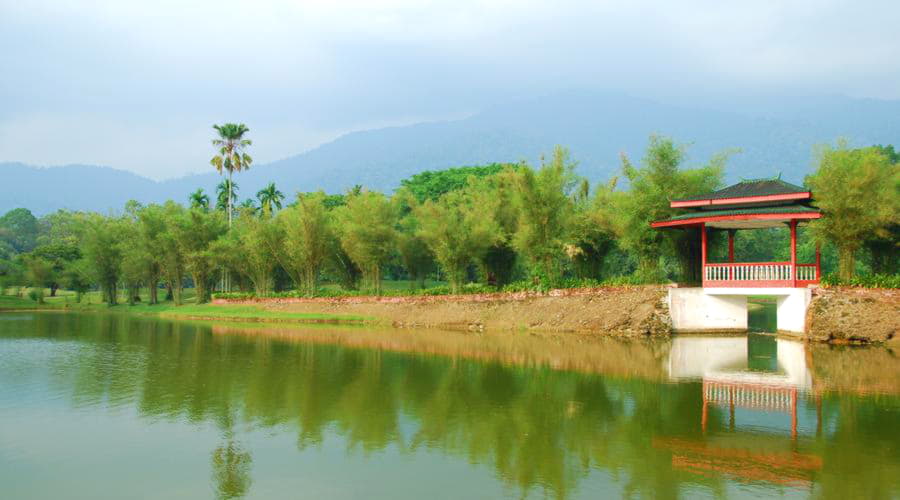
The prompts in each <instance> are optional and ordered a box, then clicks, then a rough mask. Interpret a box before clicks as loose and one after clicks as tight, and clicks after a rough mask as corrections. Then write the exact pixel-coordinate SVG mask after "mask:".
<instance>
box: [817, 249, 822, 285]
mask: <svg viewBox="0 0 900 500" xmlns="http://www.w3.org/2000/svg"><path fill="white" fill-rule="evenodd" d="M820 279H822V253H821V248H820V245H819V243H816V281H818V280H820Z"/></svg>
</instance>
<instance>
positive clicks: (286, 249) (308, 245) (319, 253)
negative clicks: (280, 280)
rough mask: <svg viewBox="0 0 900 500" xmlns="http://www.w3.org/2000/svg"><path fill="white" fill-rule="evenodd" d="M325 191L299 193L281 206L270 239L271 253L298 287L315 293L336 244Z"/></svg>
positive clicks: (269, 235) (306, 291) (308, 292)
mask: <svg viewBox="0 0 900 500" xmlns="http://www.w3.org/2000/svg"><path fill="white" fill-rule="evenodd" d="M325 200H326V196H325V194H324V193H312V194H305V195H300V196H298V198H297V203H295V204H294V205H292V206H290V207H288V208H286V209H284V210H282V211H281V212H280V213H279V214H278V217H277V218H276V222H275V225H274V227H272V230H271V231H270V232H269V233H268V238H267V242H268V244H269V248H270V250H271V252H272V255H273V256H274V257H275V259H276V260H277V261H278V263H279V264H281V266H282V267H283V268H284V270H285V271H286V272H287V274H288V275H289V276H290V277H291V280H293V281H294V284H295V286H296V287H297V288H298V289H301V290H303V291H304V292H305V293H307V294H310V295H311V294H314V293H315V291H316V288H317V285H318V280H319V274H320V273H321V270H322V267H323V266H324V265H325V262H326V260H327V258H328V255H329V252H330V250H331V248H332V247H333V245H334V244H335V243H334V242H333V240H334V234H333V231H332V227H331V226H332V214H331V212H330V211H329V210H328V208H327V207H326V206H325Z"/></svg>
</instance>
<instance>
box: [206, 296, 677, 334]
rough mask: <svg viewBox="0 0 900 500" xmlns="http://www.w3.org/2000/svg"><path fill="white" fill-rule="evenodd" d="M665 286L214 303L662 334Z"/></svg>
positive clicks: (471, 326)
mask: <svg viewBox="0 0 900 500" xmlns="http://www.w3.org/2000/svg"><path fill="white" fill-rule="evenodd" d="M665 297H666V288H665V287H663V286H631V287H604V288H579V289H566V290H553V291H551V292H549V293H547V294H538V293H532V292H521V293H491V294H476V295H452V296H434V297H431V296H422V297H341V298H309V299H304V298H289V299H262V300H248V301H226V300H221V299H217V300H215V301H214V303H215V304H241V305H255V306H261V307H264V308H265V309H266V310H267V311H271V312H273V313H291V314H324V315H329V316H354V317H367V318H375V319H376V320H377V322H379V323H383V324H389V325H393V326H395V327H401V328H403V327H415V328H441V329H451V330H475V331H478V330H484V329H491V330H519V331H521V330H536V331H548V332H578V333H588V334H591V333H598V334H604V335H616V336H666V335H669V333H670V331H671V321H670V320H669V313H668V308H667V306H666V301H665Z"/></svg>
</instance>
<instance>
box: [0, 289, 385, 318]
mask: <svg viewBox="0 0 900 500" xmlns="http://www.w3.org/2000/svg"><path fill="white" fill-rule="evenodd" d="M6 292H7V293H16V292H17V290H12V289H8V290H6ZM184 292H185V293H184V295H185V303H184V304H183V305H181V306H176V305H175V304H174V303H173V302H162V303H160V304H156V305H150V304H148V302H149V295H148V293H147V292H146V290H144V291H142V293H141V301H140V302H138V303H136V304H135V305H133V306H129V305H128V302H127V300H126V298H125V296H124V295H121V296H120V297H119V301H120V302H119V305H117V306H115V307H109V306H107V305H106V304H105V303H103V301H102V297H101V295H100V292H88V293H86V294H85V295H84V296H83V297H82V300H81V302H77V301H76V300H75V294H74V293H73V292H69V291H63V290H59V291H57V295H56V297H50V291H49V290H47V291H46V292H45V296H44V301H45V304H43V305H40V304H38V303H37V302H35V301H33V300H31V299H30V298H28V294H27V293H22V294H21V295H22V296H21V297H20V296H18V295H0V311H2V310H16V309H19V310H21V309H71V310H95V311H108V312H116V313H128V314H145V315H156V316H161V317H166V318H195V319H216V320H217V319H222V320H229V319H230V320H244V321H247V320H255V321H284V322H291V321H293V322H326V321H335V322H352V323H358V322H367V321H372V320H373V318H368V317H364V316H352V315H339V314H316V313H291V312H284V311H272V310H269V309H266V308H265V307H263V306H254V305H218V304H215V305H214V304H195V303H194V297H195V296H194V290H193V289H185V291H184ZM164 296H165V292H164V291H163V290H160V298H163V297H164Z"/></svg>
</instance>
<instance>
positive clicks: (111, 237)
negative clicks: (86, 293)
mask: <svg viewBox="0 0 900 500" xmlns="http://www.w3.org/2000/svg"><path fill="white" fill-rule="evenodd" d="M84 224H85V230H84V240H83V243H82V252H83V254H84V258H85V260H86V262H87V267H86V270H87V272H88V273H89V276H90V278H91V280H92V281H93V282H94V283H97V284H98V285H100V288H101V289H102V290H103V295H104V300H105V302H106V303H107V304H108V305H110V306H113V305H116V303H117V302H118V286H119V280H120V279H121V277H122V259H123V256H124V255H123V254H124V252H123V250H122V249H123V246H124V245H125V244H126V240H124V239H123V238H122V237H121V236H122V223H121V221H120V220H118V219H115V218H110V217H103V216H101V215H98V214H90V215H87V216H86V217H85V219H84Z"/></svg>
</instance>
